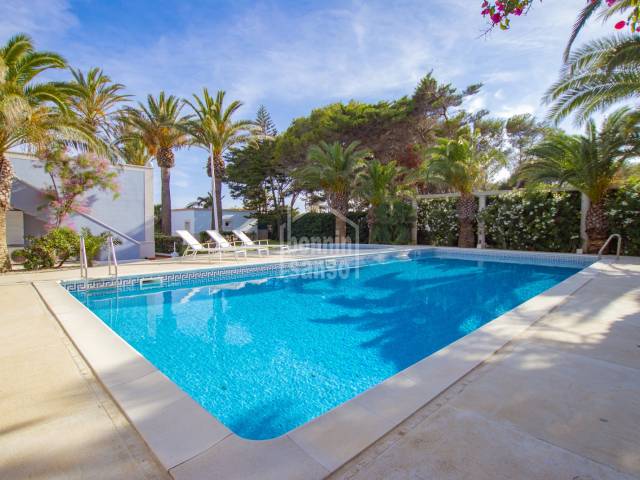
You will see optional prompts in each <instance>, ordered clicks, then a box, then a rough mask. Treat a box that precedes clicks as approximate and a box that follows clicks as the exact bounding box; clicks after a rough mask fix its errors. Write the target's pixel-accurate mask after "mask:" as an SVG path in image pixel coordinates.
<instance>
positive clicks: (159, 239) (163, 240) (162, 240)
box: [155, 233, 187, 255]
mask: <svg viewBox="0 0 640 480" xmlns="http://www.w3.org/2000/svg"><path fill="white" fill-rule="evenodd" d="M155 243H156V248H155V250H156V252H158V253H173V244H174V243H175V245H176V251H177V252H178V253H179V254H180V255H182V252H184V251H185V249H186V248H187V246H186V245H183V244H182V238H180V237H172V236H170V235H163V234H161V233H156V234H155Z"/></svg>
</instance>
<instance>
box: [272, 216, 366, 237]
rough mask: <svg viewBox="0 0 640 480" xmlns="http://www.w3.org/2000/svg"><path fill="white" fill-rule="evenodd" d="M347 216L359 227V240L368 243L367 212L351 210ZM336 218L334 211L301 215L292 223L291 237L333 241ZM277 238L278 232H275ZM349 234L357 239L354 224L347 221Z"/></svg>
mask: <svg viewBox="0 0 640 480" xmlns="http://www.w3.org/2000/svg"><path fill="white" fill-rule="evenodd" d="M347 218H348V219H349V220H351V221H352V222H353V223H355V224H356V225H357V227H358V236H357V237H358V241H359V242H360V243H367V241H368V238H369V228H368V226H367V213H366V212H350V213H348V214H347ZM335 229H336V219H335V217H334V216H333V214H332V213H314V212H310V213H307V214H305V215H304V216H302V217H300V218H299V219H298V220H296V221H295V222H293V223H292V224H291V237H292V238H295V239H298V241H299V240H302V239H306V240H309V241H313V242H316V241H317V242H324V241H327V240H329V241H331V242H333V240H334V238H335ZM275 236H276V237H275V238H277V236H278V232H275ZM347 236H348V237H349V238H350V239H351V241H352V242H355V241H356V232H355V229H354V228H353V226H352V225H350V224H349V223H347Z"/></svg>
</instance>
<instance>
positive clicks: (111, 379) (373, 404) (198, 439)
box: [34, 249, 605, 480]
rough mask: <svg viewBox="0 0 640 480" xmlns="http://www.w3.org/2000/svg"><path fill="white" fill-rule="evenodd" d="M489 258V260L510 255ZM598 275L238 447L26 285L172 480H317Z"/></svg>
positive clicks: (201, 413) (154, 372)
mask: <svg viewBox="0 0 640 480" xmlns="http://www.w3.org/2000/svg"><path fill="white" fill-rule="evenodd" d="M443 250H444V249H441V250H440V251H441V252H442V253H444V254H447V253H449V252H444V251H443ZM452 251H454V252H456V253H457V254H460V253H468V254H469V255H471V254H472V252H474V251H473V250H471V251H469V252H464V251H461V250H459V249H452ZM491 253H492V254H493V255H489V256H490V257H492V258H499V257H500V255H510V254H511V252H497V251H495V252H493V251H492V252H491ZM486 254H487V251H482V255H483V256H484V255H486ZM536 255H537V254H536ZM474 258H478V255H476V256H474ZM519 258H522V257H519ZM603 265H605V264H604V263H603V262H597V263H594V264H593V265H591V266H589V267H587V268H586V269H584V270H582V271H580V272H578V273H577V274H575V275H573V276H571V277H569V278H568V279H566V280H564V281H563V282H561V283H559V284H558V285H556V286H554V287H553V288H551V289H549V290H547V291H546V292H543V293H542V294H540V295H538V296H536V297H534V298H532V299H530V300H528V301H527V302H525V303H523V304H521V305H519V306H518V307H516V308H514V309H513V310H511V311H509V312H507V313H505V314H503V315H502V316H500V317H498V318H497V319H495V320H493V321H491V322H489V323H487V324H485V325H484V326H482V327H481V328H479V329H478V330H476V331H474V332H472V333H471V334H469V335H466V336H465V337H462V338H461V339H459V340H457V341H456V342H454V343H452V344H450V345H448V346H447V347H445V348H443V349H441V350H439V351H438V352H436V353H434V354H432V355H430V356H429V357H427V358H425V359H423V360H421V361H419V362H418V363H416V364H414V365H412V366H410V367H409V368H407V369H405V370H403V371H401V372H399V373H397V374H396V375H394V376H392V377H390V378H388V379H387V380H385V381H384V382H382V383H380V384H378V385H377V386H375V387H373V388H371V389H369V390H367V391H365V392H363V393H361V394H360V395H358V396H356V397H354V398H352V399H351V400H349V401H347V402H345V403H343V404H341V405H339V406H337V407H336V408H334V409H332V410H330V411H329V412H327V413H326V414H324V415H322V416H320V417H318V418H316V419H314V420H312V421H310V422H308V423H306V424H304V425H301V426H300V427H298V428H296V429H294V430H292V431H290V432H289V433H287V434H285V435H282V436H281V437H278V438H275V439H272V440H263V441H252V440H245V439H242V438H240V437H238V436H237V435H235V434H234V433H232V432H231V431H230V430H228V429H227V428H226V427H225V426H224V425H222V423H220V422H219V421H218V420H217V419H215V418H214V417H213V416H212V415H211V414H209V413H208V412H207V411H206V410H204V409H203V408H202V407H200V405H199V404H197V403H196V402H195V401H193V400H192V399H191V398H190V397H189V396H188V395H187V394H186V393H185V392H183V391H182V390H181V389H180V388H179V387H178V386H177V385H175V384H174V383H173V382H171V380H169V379H168V378H167V377H166V376H165V375H164V374H162V372H160V371H159V370H158V369H156V368H155V367H154V366H153V365H152V364H151V363H149V362H148V361H147V360H146V359H145V358H144V357H142V355H140V354H139V353H138V352H137V351H136V350H135V349H134V348H133V347H131V346H130V345H129V344H127V343H126V342H125V341H124V340H122V339H121V338H120V337H119V336H118V335H117V334H116V333H115V332H113V331H112V330H111V329H110V328H109V327H107V326H106V324H104V323H103V322H102V321H101V320H100V319H99V318H98V317H97V316H95V315H94V314H93V313H92V312H91V311H89V310H88V309H87V308H86V307H84V305H82V304H81V303H80V302H79V301H78V300H76V299H75V298H73V297H72V296H71V295H70V294H69V292H68V291H66V290H65V288H64V287H63V286H62V285H61V284H60V283H58V282H54V281H48V282H34V286H35V287H36V289H37V291H38V292H39V294H40V296H41V298H42V299H43V300H44V302H45V303H46V305H47V306H48V308H49V309H50V311H51V312H52V313H53V314H54V316H55V317H56V318H57V319H58V321H59V322H60V324H61V325H62V327H63V328H64V330H65V332H66V333H67V335H69V337H70V338H71V340H72V342H73V343H74V344H75V346H76V347H77V348H78V350H79V351H80V353H81V354H82V355H83V357H84V358H85V360H86V361H87V363H88V364H89V365H90V366H91V368H92V370H93V371H94V373H95V374H96V377H97V378H98V379H99V380H100V382H101V383H102V384H103V386H104V387H105V389H106V390H107V391H108V392H109V393H110V394H111V396H112V397H113V398H114V400H115V401H116V403H118V405H119V406H120V408H121V409H122V411H123V412H124V414H125V415H126V416H127V418H128V419H129V421H130V422H131V423H132V425H133V426H134V427H135V428H136V430H138V432H139V433H140V435H141V436H142V438H143V439H144V440H145V442H146V443H147V444H148V445H149V447H150V448H151V450H152V451H153V452H154V454H155V455H156V456H157V457H158V460H159V461H160V463H161V464H162V465H163V466H164V468H166V469H167V471H168V472H169V473H170V474H171V475H172V476H173V477H174V478H175V479H176V480H183V479H184V480H186V479H193V478H209V477H211V474H212V472H215V474H216V475H217V476H219V477H220V478H225V479H232V478H247V477H250V476H256V478H274V479H281V478H304V479H314V478H318V479H319V478H323V477H325V476H326V475H327V474H328V473H330V472H332V471H335V470H336V469H337V468H339V467H340V466H341V465H343V464H344V463H346V462H347V461H349V460H350V459H351V458H353V457H354V456H356V455H357V454H359V453H360V452H361V451H363V450H364V449H366V448H367V447H368V446H370V445H371V444H372V443H374V442H375V441H376V440H378V439H379V438H380V437H382V436H383V435H384V434H385V433H387V432H388V431H390V430H391V429H393V428H394V427H395V426H396V425H398V424H399V423H401V422H402V421H403V420H405V419H406V418H408V417H409V416H411V415H412V414H413V413H414V412H415V411H416V410H418V409H419V408H421V407H422V406H424V405H425V404H427V403H428V402H429V401H430V400H431V399H432V398H434V397H435V396H437V395H438V394H439V393H440V392H442V391H443V390H444V389H446V388H447V387H449V386H450V385H452V384H453V383H455V382H456V381H457V380H458V379H460V378H461V377H462V376H464V375H465V374H466V373H468V372H469V371H470V370H472V369H473V368H475V367H476V366H477V365H479V364H480V363H482V362H483V361H484V360H486V359H487V358H488V357H489V356H491V355H492V354H493V353H494V352H496V351H497V350H499V349H500V348H501V347H502V346H504V345H505V344H506V343H508V342H509V341H510V340H511V339H513V338H514V337H516V336H517V335H519V334H520V333H522V332H523V331H524V330H526V329H527V328H528V327H529V326H531V325H532V324H533V323H535V322H536V321H538V320H539V319H540V318H542V317H543V316H545V315H546V314H547V313H549V311H551V310H552V309H553V308H555V307H556V306H557V305H559V304H560V303H562V302H563V301H564V300H565V299H566V298H567V297H568V296H569V295H571V294H572V293H574V292H575V291H576V290H578V289H579V288H581V287H582V286H583V285H584V284H586V283H587V282H588V281H589V280H590V279H591V278H593V276H594V275H597V273H598V271H599V269H601V268H602V267H603ZM245 267H246V266H242V267H240V268H245ZM227 268H231V269H233V268H234V267H227ZM138 278H139V277H138ZM67 288H68V286H67Z"/></svg>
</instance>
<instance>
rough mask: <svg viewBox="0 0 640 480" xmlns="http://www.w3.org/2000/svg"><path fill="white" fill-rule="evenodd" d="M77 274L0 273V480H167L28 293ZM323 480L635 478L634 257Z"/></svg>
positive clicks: (638, 466) (638, 432)
mask: <svg viewBox="0 0 640 480" xmlns="http://www.w3.org/2000/svg"><path fill="white" fill-rule="evenodd" d="M272 260H275V259H274V258H272V259H262V260H261V261H272ZM230 263H232V262H230V261H226V262H224V264H230ZM202 266H203V264H202V263H199V262H196V263H194V264H183V263H175V262H172V263H167V262H144V263H141V264H135V265H132V264H127V265H123V266H121V268H120V274H123V275H124V274H127V273H134V272H135V273H153V272H160V271H168V270H182V269H188V268H202ZM105 273H106V267H97V268H96V269H92V270H90V276H103V275H104V274H105ZM77 276H78V271H77V270H65V271H57V272H42V273H13V274H8V275H4V276H0V478H2V479H7V480H9V479H24V478H32V479H45V478H46V479H52V478H60V479H63V478H64V479H75V478H83V479H84V478H99V479H110V478H113V479H122V478H126V479H162V478H168V477H167V474H166V473H164V472H163V471H162V469H161V467H160V466H159V464H158V463H157V462H156V461H155V458H154V456H153V454H152V453H151V452H150V451H149V450H148V448H147V447H146V445H145V444H144V442H143V441H142V439H141V438H140V437H139V435H138V434H137V433H136V432H135V430H134V429H133V427H131V425H130V424H129V423H128V421H127V420H126V418H125V417H124V416H123V414H122V413H121V412H120V410H119V409H118V407H117V406H116V405H115V404H114V403H113V401H112V400H111V398H110V397H109V395H108V394H107V393H106V392H105V391H104V390H103V389H102V387H101V386H100V384H99V383H98V382H97V380H96V379H95V377H94V376H93V374H92V373H91V370H90V369H89V368H88V367H87V365H86V364H85V363H84V361H83V360H82V358H81V356H80V355H79V354H78V352H77V351H76V350H75V348H74V347H73V345H72V343H71V342H70V341H69V339H68V338H67V337H66V335H65V334H64V332H63V331H62V330H61V328H60V327H59V325H58V323H57V321H56V320H55V319H54V318H53V317H52V316H51V314H50V313H49V312H48V310H47V309H46V307H45V306H44V304H43V303H42V302H41V301H40V298H39V297H38V295H37V293H36V291H35V289H34V288H33V287H32V285H31V282H32V281H35V280H45V279H52V278H56V279H71V278H77ZM337 441H339V440H337ZM283 461H286V459H283ZM238 467H240V466H238ZM265 473H266V472H265ZM206 478H212V479H213V478H217V475H216V472H210V475H208V476H207V477H206ZM292 478H296V477H295V476H294V477H292ZM332 478H335V479H338V478H340V479H347V478H349V479H367V480H369V479H390V478H402V479H404V478H414V479H425V480H426V479H438V480H441V479H445V480H446V479H463V478H473V479H474V480H475V479H479V480H482V479H491V480H495V479H516V478H517V479H561V478H566V479H581V480H586V479H594V480H595V479H598V480H599V479H631V478H640V260H638V259H626V260H624V261H623V262H619V263H616V264H614V265H607V266H604V267H603V268H602V270H601V273H600V274H599V275H598V276H596V277H595V278H593V279H592V280H590V282H589V283H587V284H586V285H585V286H583V287H582V288H581V289H580V290H578V291H577V292H575V293H574V294H573V295H572V296H570V297H569V298H568V299H567V301H566V302H565V303H563V304H562V305H560V306H559V307H557V308H556V309H555V310H554V311H552V312H551V313H550V314H548V315H547V316H545V317H544V318H542V319H541V320H540V321H539V322H537V323H536V324H535V325H534V326H532V327H531V328H529V330H527V331H526V332H525V334H523V335H522V336H520V337H518V338H516V339H514V341H512V342H511V343H510V344H508V345H507V346H506V347H504V348H503V349H501V350H500V351H498V352H497V353H496V354H494V355H493V356H492V357H491V358H490V359H489V360H488V361H486V362H485V363H484V364H482V365H480V366H479V367H478V368H476V369H475V370H474V371H472V372H470V373H469V374H468V375H466V376H465V377H463V378H462V379H460V380H459V381H458V382H456V383H455V384H454V385H453V386H451V387H450V388H449V389H448V390H446V391H445V392H443V394H441V395H440V396H439V397H437V398H436V399H434V400H433V401H431V402H430V403H429V404H427V405H426V406H425V407H423V408H422V409H420V410H419V411H418V412H416V413H415V414H414V415H413V416H412V417H410V418H409V419H408V420H406V421H405V422H404V423H403V424H401V425H400V426H399V427H397V428H395V429H394V430H393V431H391V432H390V433H389V434H387V435H386V436H385V437H383V438H382V439H380V440H379V441H378V442H376V443H375V444H374V445H372V446H371V447H370V448H369V449H368V450H365V451H364V452H363V453H362V454H360V455H359V456H358V457H356V458H355V459H353V460H352V461H351V462H349V463H348V464H346V465H345V466H343V467H342V468H341V469H340V470H338V471H337V472H335V473H334V475H333V476H332Z"/></svg>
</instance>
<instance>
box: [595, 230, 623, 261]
mask: <svg viewBox="0 0 640 480" xmlns="http://www.w3.org/2000/svg"><path fill="white" fill-rule="evenodd" d="M614 238H616V239H618V245H617V248H616V260H620V249H621V248H622V236H621V235H620V234H619V233H614V234H612V235H609V238H607V241H606V242H604V245H602V247H601V248H600V250H599V251H598V260H600V259H601V258H602V253H603V252H604V251H605V250H606V248H607V247H608V246H609V244H610V243H611V241H612V240H613V239H614Z"/></svg>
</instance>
